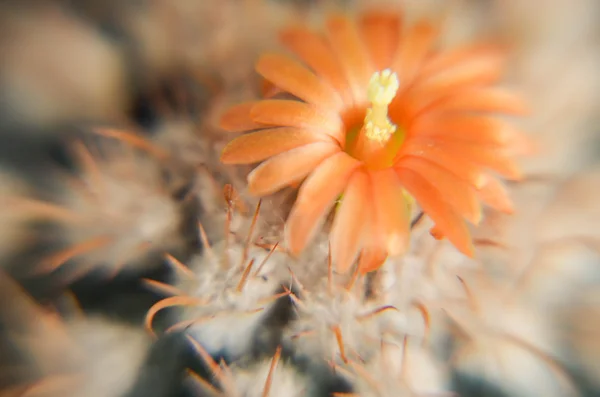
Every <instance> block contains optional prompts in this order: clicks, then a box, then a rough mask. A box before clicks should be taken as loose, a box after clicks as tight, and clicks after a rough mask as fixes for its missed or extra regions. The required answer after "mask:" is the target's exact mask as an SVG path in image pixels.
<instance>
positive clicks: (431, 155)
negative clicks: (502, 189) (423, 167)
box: [395, 142, 485, 187]
mask: <svg viewBox="0 0 600 397" xmlns="http://www.w3.org/2000/svg"><path fill="white" fill-rule="evenodd" d="M399 154H400V155H399V156H397V157H396V160H395V163H398V162H399V161H400V160H401V159H402V158H404V157H416V158H420V159H423V160H427V161H429V162H431V163H433V164H436V165H438V166H440V167H442V168H445V169H447V170H448V171H450V172H451V173H453V174H454V175H456V176H457V177H459V178H461V179H464V180H465V181H466V182H467V183H469V184H470V185H472V186H474V187H480V186H483V183H484V180H485V179H484V174H485V172H484V170H483V169H481V167H479V166H478V165H477V164H473V163H471V162H470V161H467V160H465V159H462V158H457V157H456V156H454V155H453V154H452V153H448V152H445V151H444V150H443V149H442V148H440V147H439V146H435V145H433V146H428V147H423V146H422V145H419V144H416V143H412V142H405V143H404V145H403V146H402V148H401V153H399Z"/></svg>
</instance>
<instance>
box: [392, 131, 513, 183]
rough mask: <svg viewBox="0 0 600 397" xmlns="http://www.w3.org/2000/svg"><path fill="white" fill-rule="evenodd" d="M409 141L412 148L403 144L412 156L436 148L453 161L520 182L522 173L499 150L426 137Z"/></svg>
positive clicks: (418, 137) (417, 137) (416, 137)
mask: <svg viewBox="0 0 600 397" xmlns="http://www.w3.org/2000/svg"><path fill="white" fill-rule="evenodd" d="M410 141H411V142H410V144H411V145H414V146H409V142H408V140H407V142H405V143H404V146H405V147H406V146H409V147H411V148H412V153H414V154H417V153H418V154H421V155H422V153H424V152H426V151H429V152H431V151H433V149H434V148H435V147H438V148H439V150H440V151H444V152H446V153H448V154H450V155H451V156H452V157H454V158H455V159H464V160H466V161H469V162H471V163H474V164H476V165H478V166H480V167H482V168H486V169H489V170H493V171H495V172H497V173H498V174H500V175H502V176H503V177H504V178H506V179H509V180H520V179H521V178H522V173H521V170H520V169H519V167H518V165H517V164H516V163H515V162H514V161H512V160H511V159H510V158H509V157H508V156H507V155H505V154H504V153H503V152H502V151H501V150H498V149H495V148H490V147H486V146H481V145H471V144H465V143H461V142H450V141H447V140H435V138H429V137H427V136H415V137H412V138H410ZM403 149H404V148H403ZM409 153H410V152H409Z"/></svg>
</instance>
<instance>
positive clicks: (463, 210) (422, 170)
mask: <svg viewBox="0 0 600 397" xmlns="http://www.w3.org/2000/svg"><path fill="white" fill-rule="evenodd" d="M396 168H398V169H399V168H407V169H409V170H411V171H414V172H415V173H417V174H419V175H420V176H421V177H423V178H424V179H426V180H427V181H428V182H429V183H430V184H431V185H433V186H435V188H436V189H437V190H438V191H439V192H440V194H441V195H442V196H443V197H445V200H446V201H447V202H448V204H450V205H451V206H452V208H453V209H454V210H455V211H456V212H458V213H459V214H460V215H461V216H463V217H465V218H466V219H467V220H468V221H469V222H471V223H473V224H475V225H476V224H478V223H479V222H480V221H481V205H480V204H479V201H478V197H477V194H476V192H475V188H474V187H473V186H470V185H469V184H468V183H467V182H465V181H464V180H461V179H460V178H458V177H457V176H455V175H453V174H452V173H451V172H450V171H448V170H445V169H444V168H442V167H439V166H437V165H435V164H432V163H430V162H429V161H426V160H422V159H419V158H416V157H407V158H404V159H402V160H401V161H400V162H399V163H398V164H397V165H396Z"/></svg>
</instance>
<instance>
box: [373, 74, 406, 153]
mask: <svg viewBox="0 0 600 397" xmlns="http://www.w3.org/2000/svg"><path fill="white" fill-rule="evenodd" d="M399 87H400V82H399V80H398V76H397V75H396V73H394V72H392V71H391V70H390V69H385V70H383V71H381V72H375V73H374V74H373V76H372V77H371V81H370V82H369V88H368V92H367V95H368V98H369V101H371V107H370V108H369V109H367V115H366V116H365V123H364V128H365V135H366V137H367V138H368V139H369V140H372V141H376V142H379V143H381V144H384V143H386V142H387V141H388V140H389V139H390V137H391V136H392V135H393V134H394V132H396V125H394V124H393V123H392V122H391V121H390V119H389V118H388V106H389V105H390V103H392V101H393V100H394V97H395V96H396V92H398V88H399Z"/></svg>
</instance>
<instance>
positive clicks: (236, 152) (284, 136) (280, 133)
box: [221, 127, 328, 164]
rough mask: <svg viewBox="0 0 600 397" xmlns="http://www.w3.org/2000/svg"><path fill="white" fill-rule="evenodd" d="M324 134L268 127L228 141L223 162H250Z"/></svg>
mask: <svg viewBox="0 0 600 397" xmlns="http://www.w3.org/2000/svg"><path fill="white" fill-rule="evenodd" d="M323 138H325V142H326V140H327V139H328V138H327V137H326V136H324V135H322V134H319V133H315V132H312V131H307V130H302V129H299V128H293V127H279V128H269V129H266V130H261V131H257V132H252V133H250V134H244V135H242V136H239V137H237V138H235V139H234V140H232V141H231V142H229V143H228V144H227V146H225V148H224V149H223V153H222V154H221V162H223V163H225V164H252V163H257V162H259V161H263V160H265V159H267V158H269V157H272V156H275V155H277V154H280V153H283V152H286V151H288V150H291V149H294V148H297V147H299V146H304V145H307V144H309V143H313V142H319V141H324V139H323Z"/></svg>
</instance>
